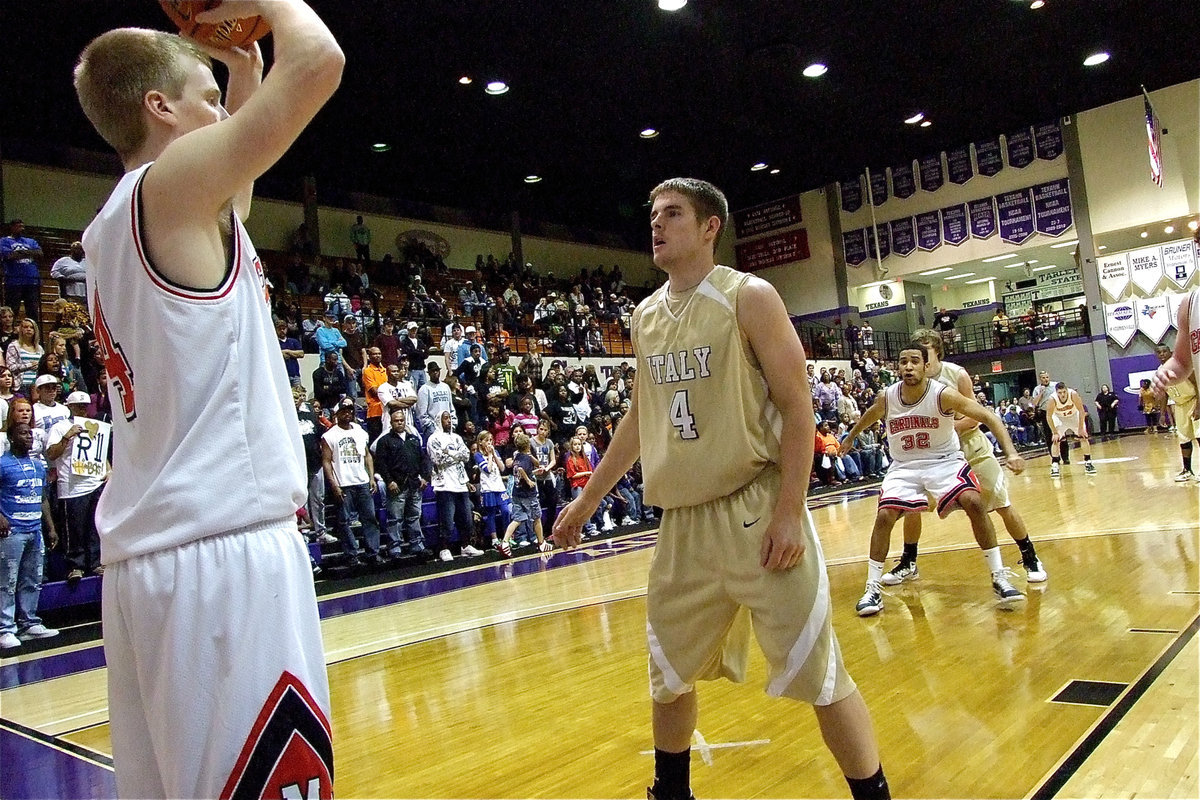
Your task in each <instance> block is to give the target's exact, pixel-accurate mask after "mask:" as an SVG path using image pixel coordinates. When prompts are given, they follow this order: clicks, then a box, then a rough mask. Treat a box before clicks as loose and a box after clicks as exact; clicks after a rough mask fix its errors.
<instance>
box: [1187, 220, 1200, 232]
mask: <svg viewBox="0 0 1200 800" xmlns="http://www.w3.org/2000/svg"><path fill="white" fill-rule="evenodd" d="M1197 228H1200V222H1197V221H1196V220H1192V221H1191V222H1189V223H1188V230H1189V231H1194V230H1196V229H1197Z"/></svg>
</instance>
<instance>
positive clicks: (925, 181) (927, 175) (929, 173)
mask: <svg viewBox="0 0 1200 800" xmlns="http://www.w3.org/2000/svg"><path fill="white" fill-rule="evenodd" d="M918 167H919V169H920V171H921V189H922V191H926V192H936V191H937V190H938V189H940V188H942V183H943V182H944V181H945V174H944V173H943V172H942V154H941V153H935V154H934V155H931V156H923V157H922V158H921V160H920V161H919V162H918Z"/></svg>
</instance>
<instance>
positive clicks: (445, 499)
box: [422, 387, 483, 561]
mask: <svg viewBox="0 0 1200 800" xmlns="http://www.w3.org/2000/svg"><path fill="white" fill-rule="evenodd" d="M422 388H424V387H422ZM438 423H439V430H437V431H435V432H434V433H433V435H431V436H430V437H429V442H428V443H427V444H426V450H427V452H428V453H429V461H430V463H432V464H433V480H432V481H431V483H432V485H433V496H434V497H435V498H436V499H437V512H438V558H440V559H441V560H442V561H453V560H454V554H453V553H452V552H451V547H452V546H454V547H457V545H459V544H461V550H462V555H464V556H481V555H483V551H482V550H480V549H478V548H476V547H472V546H471V545H470V544H469V542H470V538H471V534H472V533H473V532H474V530H475V525H474V520H473V517H472V514H473V509H472V507H471V495H470V494H469V493H468V491H469V490H468V487H467V483H468V478H467V467H466V465H467V463H468V462H470V460H471V449H470V448H469V447H467V445H466V443H465V442H464V441H463V438H462V437H461V436H459V435H458V434H457V433H455V432H454V417H453V416H452V415H451V413H450V412H449V411H443V412H442V413H441V414H440V415H439V416H438Z"/></svg>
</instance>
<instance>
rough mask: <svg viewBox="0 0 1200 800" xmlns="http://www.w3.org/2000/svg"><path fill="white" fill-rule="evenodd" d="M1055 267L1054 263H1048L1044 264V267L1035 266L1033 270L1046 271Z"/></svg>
mask: <svg viewBox="0 0 1200 800" xmlns="http://www.w3.org/2000/svg"><path fill="white" fill-rule="evenodd" d="M1054 268H1055V267H1054V265H1053V264H1047V265H1046V266H1044V267H1034V268H1033V271H1034V272H1045V271H1046V270H1048V269H1054Z"/></svg>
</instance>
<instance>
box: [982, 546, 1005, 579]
mask: <svg viewBox="0 0 1200 800" xmlns="http://www.w3.org/2000/svg"><path fill="white" fill-rule="evenodd" d="M983 559H984V560H985V561H987V565H988V574H989V575H990V574H991V573H993V572H996V571H997V570H1001V569H1004V560H1003V559H1001V558H1000V548H999V547H993V548H992V549H991V550H984V551H983Z"/></svg>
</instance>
